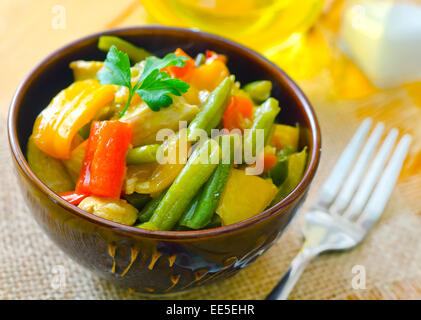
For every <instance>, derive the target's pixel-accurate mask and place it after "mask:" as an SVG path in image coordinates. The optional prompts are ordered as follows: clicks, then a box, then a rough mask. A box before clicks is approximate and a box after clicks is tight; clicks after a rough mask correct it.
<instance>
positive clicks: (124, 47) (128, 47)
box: [98, 36, 152, 62]
mask: <svg viewBox="0 0 421 320" xmlns="http://www.w3.org/2000/svg"><path fill="white" fill-rule="evenodd" d="M112 46H115V47H116V48H117V49H118V50H120V51H123V52H125V53H127V55H128V56H129V57H130V59H132V60H133V61H134V62H139V61H142V60H145V59H146V58H147V57H149V56H152V53H150V52H148V51H147V50H145V49H143V48H139V47H137V46H135V45H133V44H132V43H130V42H127V41H125V40H123V39H121V38H118V37H114V36H101V37H99V40H98V49H99V50H101V51H105V52H107V51H108V50H110V49H111V47H112Z"/></svg>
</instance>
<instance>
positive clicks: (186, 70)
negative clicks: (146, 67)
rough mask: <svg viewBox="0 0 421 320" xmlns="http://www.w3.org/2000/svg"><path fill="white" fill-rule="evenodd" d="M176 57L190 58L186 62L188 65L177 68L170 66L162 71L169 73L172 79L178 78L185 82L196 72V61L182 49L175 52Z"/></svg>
mask: <svg viewBox="0 0 421 320" xmlns="http://www.w3.org/2000/svg"><path fill="white" fill-rule="evenodd" d="M174 53H175V55H176V56H178V57H181V56H184V57H187V58H189V60H186V61H185V63H186V65H185V66H184V67H176V66H169V67H166V68H163V69H162V71H165V72H167V73H168V74H169V75H170V77H171V78H177V79H180V80H185V79H187V78H189V77H190V75H191V74H192V71H193V70H194V67H195V66H194V60H193V59H192V57H190V56H189V55H188V54H187V53H185V52H184V51H183V50H182V49H180V48H178V49H177V50H175V51H174Z"/></svg>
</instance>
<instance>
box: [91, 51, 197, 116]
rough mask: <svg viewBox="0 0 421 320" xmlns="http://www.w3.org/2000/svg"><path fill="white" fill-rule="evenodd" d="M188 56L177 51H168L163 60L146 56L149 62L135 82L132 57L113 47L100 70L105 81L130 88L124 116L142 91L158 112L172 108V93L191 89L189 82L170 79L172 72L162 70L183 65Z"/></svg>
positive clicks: (104, 82)
mask: <svg viewBox="0 0 421 320" xmlns="http://www.w3.org/2000/svg"><path fill="white" fill-rule="evenodd" d="M186 60H188V58H187V57H184V56H179V57H177V56H176V55H175V54H174V53H169V54H167V55H166V56H165V57H164V58H163V59H160V58H157V57H153V56H151V57H148V58H146V65H145V68H144V69H143V72H142V74H141V76H140V78H139V79H138V81H137V82H136V83H135V84H134V85H132V82H131V80H132V75H131V71H130V60H129V57H128V55H127V54H125V53H124V52H122V51H119V50H118V49H117V48H116V47H115V46H111V48H110V51H108V54H107V58H106V59H105V62H104V66H105V68H104V69H102V70H101V71H100V72H99V73H98V78H99V79H100V81H101V84H115V85H120V86H125V87H127V88H128V89H129V97H128V100H127V103H126V105H125V107H124V108H123V111H121V113H120V117H122V116H123V115H124V113H125V112H126V110H127V108H128V107H129V106H130V102H131V100H132V97H133V95H134V94H138V95H139V96H140V97H141V98H142V99H143V101H145V103H146V104H147V105H148V106H149V108H151V109H152V110H154V111H159V110H160V108H167V107H169V106H170V105H171V104H172V102H173V99H172V97H171V96H170V95H169V94H172V95H176V96H181V94H182V93H185V92H187V90H188V89H189V85H188V84H187V83H185V82H183V81H181V80H179V79H170V76H169V75H168V73H166V72H163V71H161V69H163V68H165V67H168V66H177V67H183V66H185V65H186V63H185V61H186Z"/></svg>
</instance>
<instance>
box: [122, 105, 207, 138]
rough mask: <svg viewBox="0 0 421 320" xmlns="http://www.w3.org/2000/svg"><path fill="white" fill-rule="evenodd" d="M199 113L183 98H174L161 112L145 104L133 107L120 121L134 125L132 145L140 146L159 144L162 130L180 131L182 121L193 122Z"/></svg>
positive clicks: (197, 109)
mask: <svg viewBox="0 0 421 320" xmlns="http://www.w3.org/2000/svg"><path fill="white" fill-rule="evenodd" d="M199 111H200V110H199V108H198V107H197V106H194V105H190V104H187V103H186V101H185V99H184V98H183V97H174V101H173V104H172V105H171V106H169V107H168V108H165V109H161V110H160V111H159V112H155V111H152V110H151V109H150V108H149V107H148V106H147V105H146V103H144V102H141V103H139V104H135V105H131V106H130V107H129V109H128V110H127V112H126V114H125V115H124V116H123V117H121V118H120V121H124V122H128V123H132V124H133V138H132V144H133V145H134V146H140V145H145V144H155V143H157V141H156V134H157V132H158V131H159V130H161V129H171V130H174V131H178V128H179V122H180V121H190V120H192V119H193V118H194V117H195V115H196V114H197V113H198V112H199Z"/></svg>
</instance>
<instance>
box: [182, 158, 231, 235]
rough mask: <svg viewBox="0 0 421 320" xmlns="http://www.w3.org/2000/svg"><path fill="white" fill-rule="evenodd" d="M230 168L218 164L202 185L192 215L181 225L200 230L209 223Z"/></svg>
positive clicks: (229, 166) (227, 165) (228, 165)
mask: <svg viewBox="0 0 421 320" xmlns="http://www.w3.org/2000/svg"><path fill="white" fill-rule="evenodd" d="M231 167H232V165H231V164H223V163H220V164H219V165H218V167H217V168H216V170H215V171H214V173H213V174H212V176H211V177H210V179H209V180H208V181H207V182H206V184H205V185H204V187H203V191H202V192H201V194H200V196H199V198H198V203H197V205H196V207H195V209H194V212H193V214H192V215H191V217H189V218H188V219H187V221H184V223H183V224H182V225H184V226H186V227H189V228H192V229H201V228H204V227H205V226H206V225H208V224H209V223H210V222H211V220H212V217H213V215H214V213H215V210H216V208H217V207H218V204H219V200H220V198H221V195H222V192H223V190H224V187H225V184H226V182H227V180H228V177H229V174H230V171H231Z"/></svg>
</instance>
